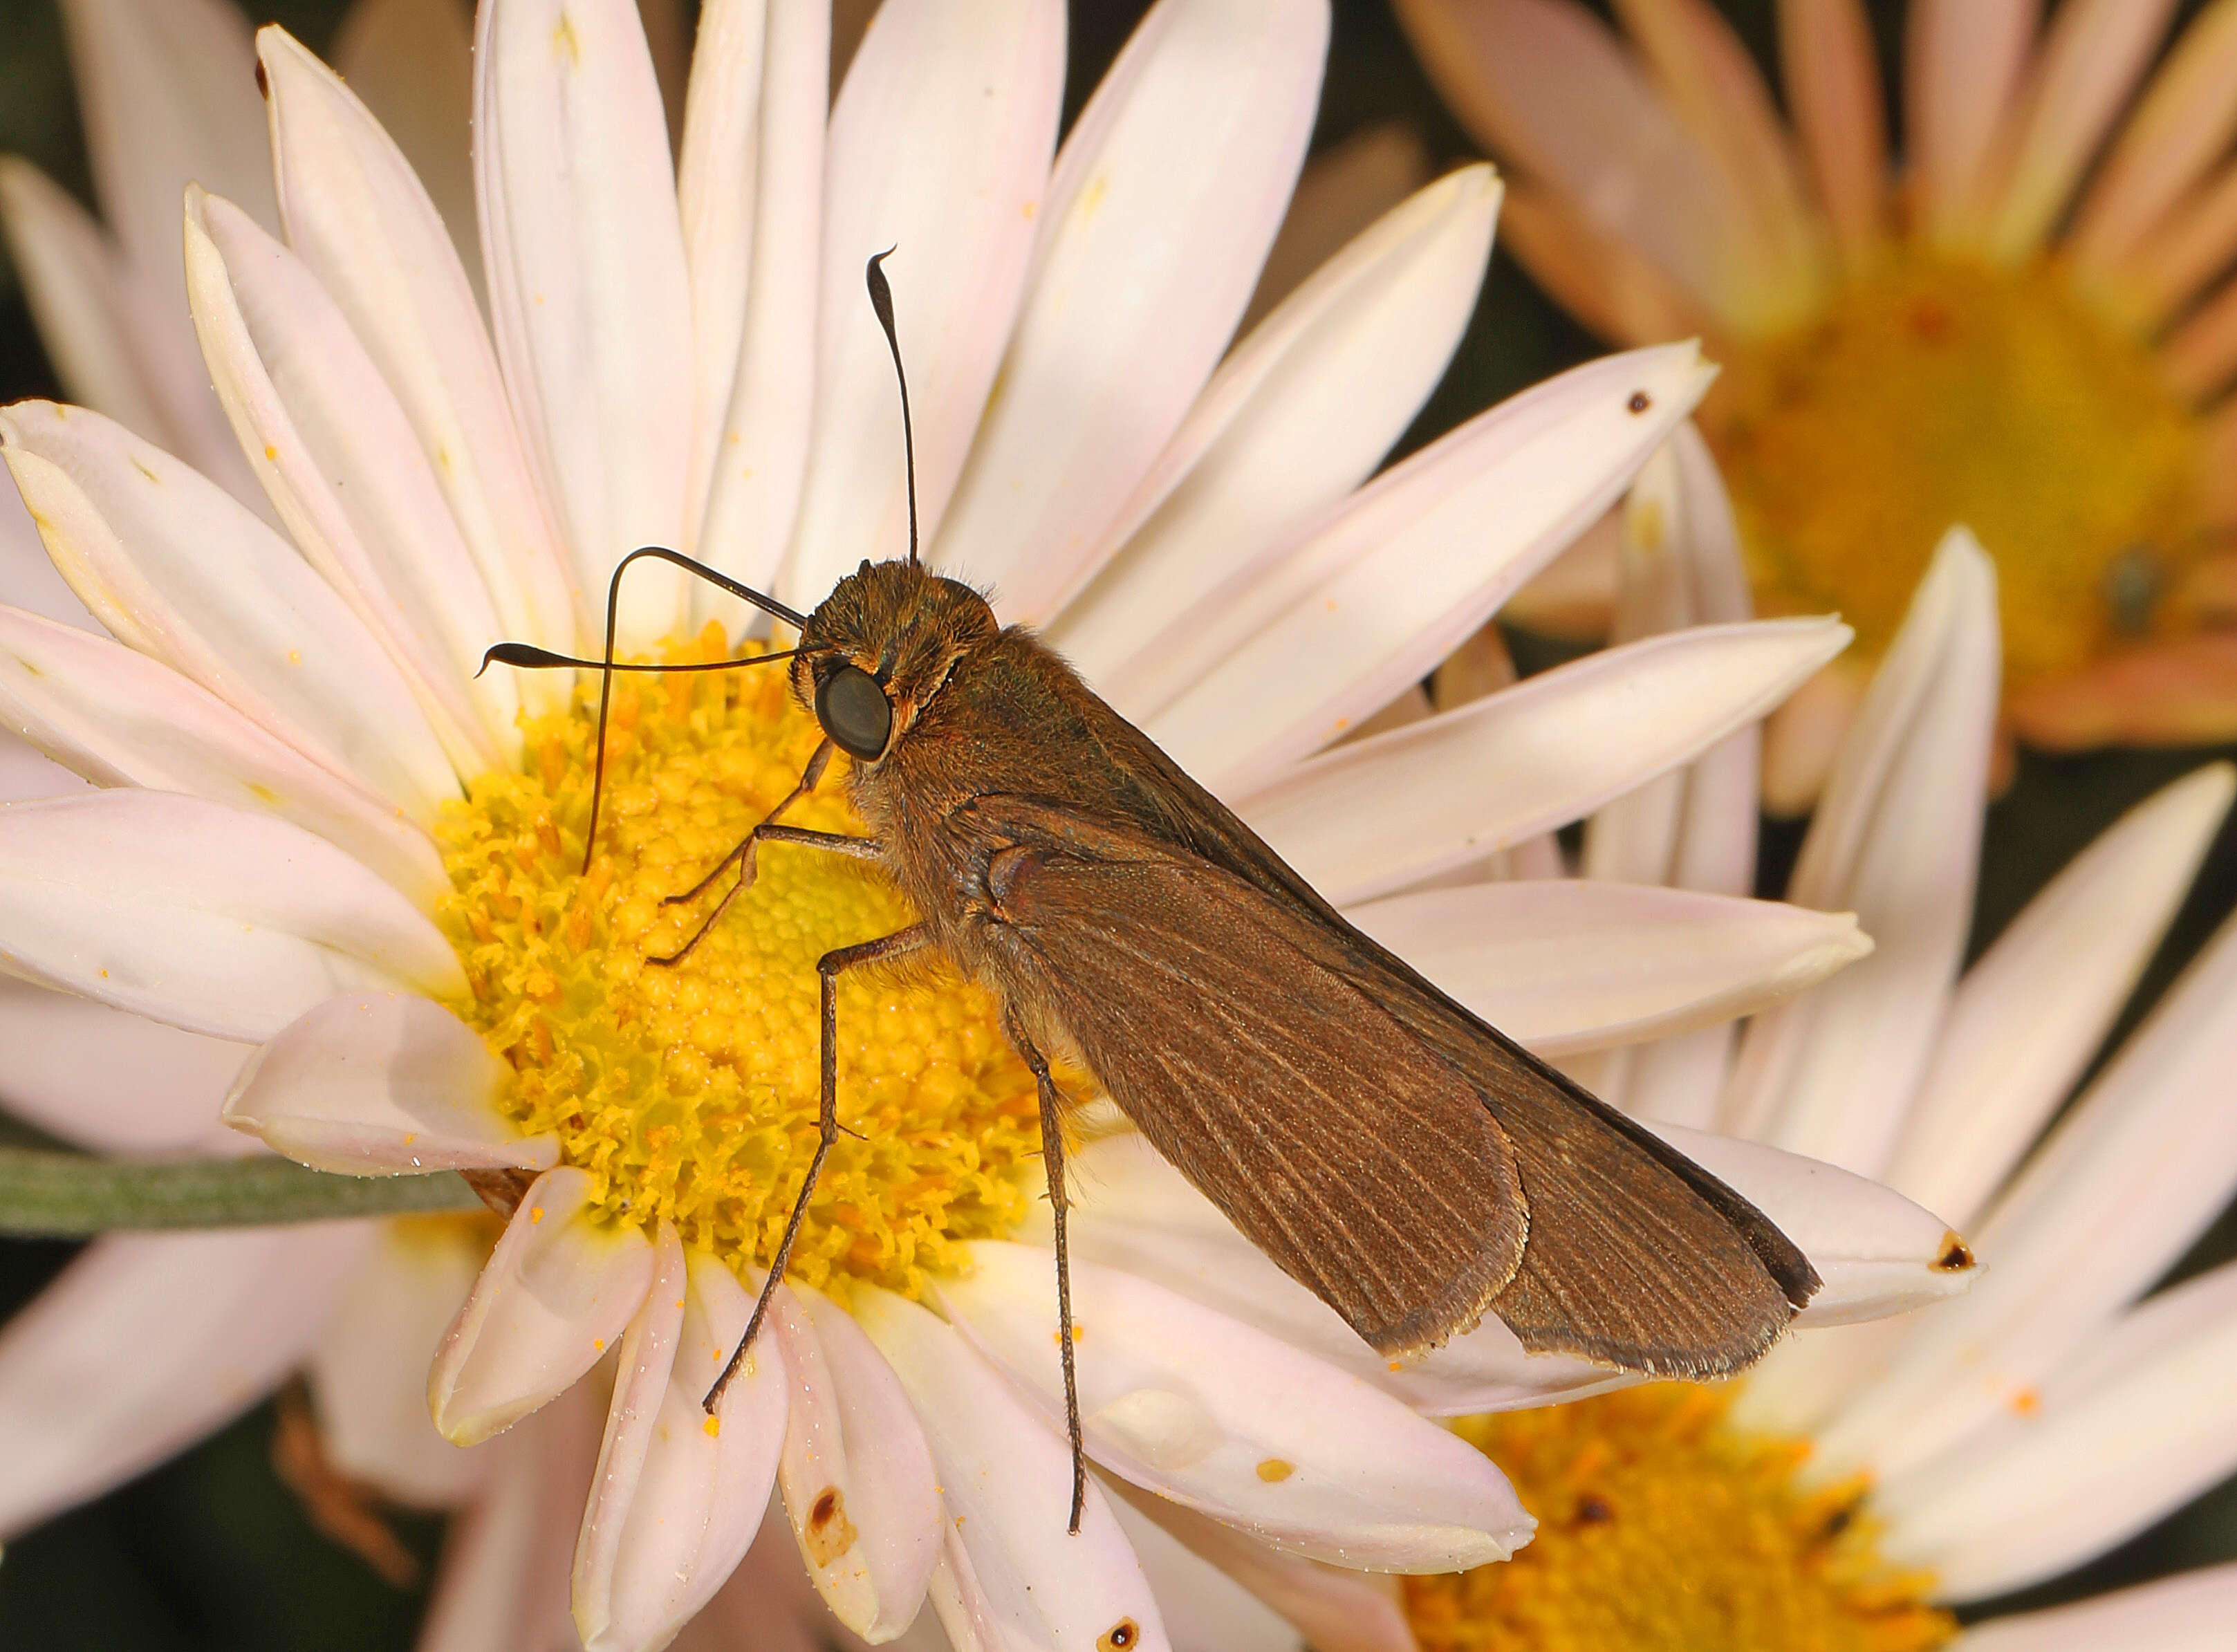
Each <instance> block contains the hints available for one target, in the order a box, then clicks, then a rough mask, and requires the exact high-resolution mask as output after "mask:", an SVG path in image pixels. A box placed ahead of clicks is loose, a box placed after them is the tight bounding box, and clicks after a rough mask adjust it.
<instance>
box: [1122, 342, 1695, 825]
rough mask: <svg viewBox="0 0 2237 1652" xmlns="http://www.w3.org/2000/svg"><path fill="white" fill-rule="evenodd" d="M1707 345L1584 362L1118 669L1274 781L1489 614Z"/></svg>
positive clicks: (1133, 700)
mask: <svg viewBox="0 0 2237 1652" xmlns="http://www.w3.org/2000/svg"><path fill="white" fill-rule="evenodd" d="M1712 376H1713V373H1712V369H1710V368H1708V367H1705V366H1703V365H1702V363H1701V360H1700V356H1699V351H1698V350H1697V349H1696V348H1695V347H1693V346H1692V345H1689V344H1679V345H1666V346H1662V347H1659V348H1656V349H1653V350H1644V351H1639V352H1635V353H1633V354H1630V355H1622V356H1611V357H1609V358H1607V360H1601V361H1594V362H1589V363H1587V365H1586V366H1584V367H1577V368H1574V369H1572V370H1571V371H1570V372H1568V373H1563V374H1562V375H1561V377H1560V378H1558V379H1554V380H1548V381H1547V382H1546V383H1545V384H1542V385H1540V386H1537V387H1534V388H1533V389H1530V390H1527V391H1525V392H1524V393H1522V394H1521V395H1519V396H1515V397H1513V398H1511V399H1510V400H1507V401H1505V402H1502V403H1501V405H1500V406H1496V407H1495V408H1493V409H1491V410H1490V411H1489V412H1488V413H1482V414H1480V415H1479V416H1477V417H1476V418H1475V419H1474V420H1470V421H1469V422H1468V423H1467V424H1465V425H1463V426H1461V427H1460V428H1459V429H1458V430H1456V431H1454V432H1453V433H1451V434H1449V435H1448V436H1446V437H1444V438H1443V439H1442V440H1440V441H1438V442H1436V443H1435V444H1434V445H1432V446H1429V447H1427V448H1425V449H1423V450H1422V452H1421V453H1416V454H1415V455H1414V456H1413V457H1412V458H1410V459H1407V460H1406V461H1405V462H1404V463H1402V464H1401V465H1398V466H1394V467H1393V468H1392V469H1391V470H1389V471H1388V472H1384V474H1383V475H1382V476H1381V477H1378V478H1377V479H1376V480H1375V481H1374V482H1373V483H1371V484H1369V486H1366V487H1364V488H1363V489H1361V490H1360V491H1359V492H1357V493H1356V494H1354V495H1353V496H1352V497H1351V498H1350V499H1348V500H1346V501H1345V502H1344V503H1343V506H1340V507H1339V508H1338V509H1337V510H1336V512H1335V513H1334V515H1333V516H1331V517H1330V519H1328V520H1326V521H1325V522H1324V523H1323V524H1322V525H1319V526H1318V527H1316V528H1315V529H1313V530H1311V531H1310V532H1308V533H1307V534H1305V535H1304V536H1303V538H1302V539H1299V540H1297V541H1295V542H1293V543H1291V544H1290V545H1283V546H1279V547H1277V548H1276V549H1275V550H1274V551H1273V552H1269V553H1268V555H1266V556H1265V557H1263V558H1259V559H1258V560H1257V562H1256V563H1254V564H1252V565H1250V566H1247V567H1245V568H1244V569H1242V570H1240V571H1238V572H1237V573H1236V574H1235V575H1234V576H1233V577H1232V578H1231V579H1230V580H1229V581H1228V582H1227V584H1226V585H1223V586H1222V587H1221V588H1220V589H1219V590H1218V591H1215V592H1214V593H1213V594H1212V595H1211V596H1210V597H1208V598H1205V600H1204V603H1203V604H1202V605H1199V606H1198V608H1197V609H1195V610H1193V611H1191V612H1189V613H1187V614H1183V615H1176V616H1175V617H1174V618H1173V621H1172V623H1171V625H1170V626H1169V627H1168V630H1167V631H1166V632H1165V633H1161V634H1160V635H1159V636H1158V637H1157V638H1155V639H1154V640H1148V639H1145V644H1144V647H1143V649H1142V651H1141V652H1140V653H1138V655H1137V656H1136V657H1135V659H1136V663H1135V664H1130V665H1129V666H1127V667H1125V668H1122V669H1121V670H1120V671H1119V672H1118V673H1117V674H1116V675H1115V676H1114V677H1113V678H1112V682H1111V684H1110V687H1111V688H1112V690H1113V691H1114V700H1113V703H1114V704H1117V705H1118V706H1119V709H1120V710H1122V711H1127V712H1128V713H1129V715H1137V716H1138V719H1139V720H1140V721H1141V722H1142V724H1143V726H1144V727H1145V729H1147V730H1148V731H1149V732H1150V733H1151V736H1152V737H1155V738H1156V739H1158V741H1159V742H1160V743H1162V744H1163V745H1164V746H1165V749H1166V750H1168V751H1170V752H1171V754H1172V756H1173V757H1174V759H1175V761H1177V762H1178V763H1180V764H1181V765H1182V766H1183V767H1184V768H1185V769H1187V770H1189V771H1190V772H1191V773H1192V774H1195V775H1197V776H1198V777H1199V778H1202V779H1204V780H1205V781H1206V782H1207V783H1211V784H1214V785H1215V786H1216V787H1219V788H1223V789H1228V790H1245V789H1247V788H1249V787H1250V786H1253V785H1257V784H1262V783H1264V782H1265V781H1266V780H1268V779H1269V778H1270V777H1271V776H1273V775H1275V774H1277V773H1278V772H1279V771H1280V770H1281V769H1282V768H1283V766H1284V765H1285V764H1287V763H1291V762H1294V761H1296V760H1297V758H1300V757H1304V756H1306V755H1307V754H1308V753H1310V752H1311V751H1313V750H1316V749H1317V748H1319V747H1321V746H1323V745H1324V744H1326V743H1328V742H1329V741H1330V740H1333V739H1335V738H1336V737H1337V736H1339V735H1341V734H1343V732H1345V730H1348V729H1349V728H1350V727H1351V726H1352V725H1353V724H1356V723H1357V722H1358V721H1359V720H1360V719H1362V718H1363V717H1366V716H1367V715H1368V714H1369V712H1371V711H1373V710H1375V709H1376V707H1378V706H1380V705H1382V704H1385V703H1387V702H1388V701H1389V699H1391V698H1392V697H1394V696H1395V695H1396V693H1397V692H1398V691H1399V690H1400V689H1402V688H1403V687H1404V686H1405V685H1406V684H1409V683H1412V682H1415V681H1418V680H1419V679H1420V678H1421V677H1423V676H1424V675H1426V674H1427V672H1428V671H1429V669H1430V667H1431V666H1432V665H1434V664H1435V663H1436V662H1437V661H1438V660H1440V659H1442V658H1443V657H1444V656H1445V655H1447V654H1448V653H1450V652H1451V651H1453V650H1454V649H1455V648H1456V647H1458V646H1459V644H1460V643H1461V641H1462V639H1463V638H1466V637H1468V635H1469V634H1470V633H1471V632H1473V631H1475V629H1476V628H1477V627H1478V626H1479V625H1481V624H1483V622H1484V621H1485V620H1486V619H1488V618H1490V616H1491V614H1492V613H1493V611H1495V610H1496V609H1497V608H1498V607H1499V605H1500V604H1501V603H1502V602H1504V601H1505V600H1506V599H1507V598H1508V596H1510V595H1512V594H1513V592H1514V591H1515V590H1516V588H1517V587H1519V586H1520V585H1521V584H1522V583H1523V582H1524V581H1525V580H1527V579H1528V578H1529V577H1530V576H1531V575H1532V574H1534V573H1535V572H1537V571H1538V570H1539V569H1540V568H1541V567H1542V566H1544V565H1545V564H1546V563H1547V562H1548V561H1550V560H1551V559H1552V558H1553V556H1554V552H1557V551H1559V550H1560V549H1561V547H1562V546H1563V545H1567V543H1568V542H1569V541H1570V540H1571V539H1574V538H1575V537H1576V536H1577V535H1578V534H1579V533H1580V532H1582V531H1583V530H1584V529H1585V527H1586V526H1587V525H1589V524H1590V523H1591V522H1592V521H1593V520H1594V519H1595V518H1597V517H1598V516H1599V515H1600V513H1601V512H1603V511H1605V510H1606V509H1607V507H1608V506H1609V505H1610V504H1611V503H1612V502H1613V499H1614V498H1615V496H1616V493H1617V492H1618V491H1619V490H1620V489H1621V488H1622V486H1624V484H1625V483H1627V481H1629V480H1630V479H1631V475H1632V472H1633V471H1634V470H1636V469H1637V468H1638V466H1640V465H1641V464H1642V463H1644V462H1645V460H1646V457H1647V455H1648V454H1650V453H1653V451H1654V449H1655V448H1656V447H1657V446H1660V443H1661V441H1662V439H1663V438H1664V437H1666V435H1668V434H1669V433H1670V431H1671V430H1672V429H1673V427H1674V426H1676V424H1677V422H1678V421H1679V420H1681V419H1683V418H1684V417H1685V416H1686V413H1687V412H1689V411H1690V410H1691V409H1692V407H1693V404H1694V403H1695V402H1697V401H1699V400H1700V398H1701V395H1702V393H1704V392H1705V391H1706V390H1707V389H1708V387H1709V381H1710V380H1711V378H1712Z"/></svg>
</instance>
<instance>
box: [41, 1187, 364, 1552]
mask: <svg viewBox="0 0 2237 1652" xmlns="http://www.w3.org/2000/svg"><path fill="white" fill-rule="evenodd" d="M372 1237H373V1224H371V1223H366V1222H320V1223H313V1224H309V1225H306V1226H294V1227H249V1228H227V1229H214V1230H212V1231H209V1232H199V1233H162V1234H152V1233H151V1234H142V1233H129V1234H114V1235H111V1236H109V1238H106V1239H96V1241H95V1242H94V1243H93V1244H92V1245H91V1246H89V1247H88V1248H87V1249H86V1251H85V1252H84V1253H83V1254H82V1255H81V1256H80V1257H79V1258H78V1259H77V1260H76V1261H75V1262H73V1263H72V1264H71V1265H69V1267H68V1268H66V1269H64V1270H63V1272H62V1273H61V1274H60V1275H59V1276H58V1277H57V1278H56V1279H55V1281H54V1283H53V1284H51V1285H49V1286H48V1287H47V1288H46V1290H45V1291H44V1292H42V1293H41V1294H40V1295H39V1296H38V1297H36V1298H34V1299H33V1300H32V1302H31V1303H30V1305H29V1306H27V1307H25V1308H23V1310H22V1311H21V1312H18V1313H17V1314H16V1316H15V1317H14V1318H11V1319H10V1320H9V1321H8V1323H7V1325H6V1326H5V1328H4V1329H0V1455H4V1457H5V1458H6V1461H7V1464H8V1472H7V1474H6V1475H5V1476H0V1534H4V1535H7V1536H14V1535H15V1534H16V1533H17V1532H20V1531H23V1530H25V1529H26V1528H28V1527H30V1526H32V1525H34V1524H36V1523H38V1522H39V1521H40V1520H42V1519H43V1518H44V1517H47V1516H48V1515H50V1514H53V1513H55V1512H56V1511H57V1510H62V1509H66V1508H68V1507H69V1505H70V1504H72V1503H78V1502H82V1501H83V1500H84V1499H86V1498H88V1497H97V1496H98V1495H100V1494H101V1493H102V1492H103V1491H106V1490H109V1487H111V1486H113V1485H115V1484H118V1483H120V1482H122V1481H124V1480H127V1479H129V1478H130V1477H132V1476H133V1475H135V1474H137V1473H139V1472H140V1471H141V1470H142V1469H145V1468H148V1467H150V1466H151V1465H153V1464H156V1463H160V1462H161V1461H162V1459H163V1458H165V1457H168V1456H169V1455H170V1454H171V1453H172V1452H174V1451H175V1450H179V1449H180V1448H181V1447H182V1446H185V1445H187V1444H191V1443H192V1442H193V1441H195V1440H196V1439H199V1438H200V1437H201V1436H203V1435H204V1434H207V1433H208V1432H210V1431H213V1430H214V1429H216V1428H217V1427H219V1426H220V1425H221V1424H224V1423H225V1422H227V1421H228V1419H230V1418H231V1417H234V1416H235V1415H237V1414H238V1413H239V1412H241V1411H245V1410H247V1408H248V1407H249V1406H250V1405H252V1404H255V1402H256V1401H257V1400H259V1399H261V1398H263V1397H264V1395H265V1394H266V1393H267V1391H269V1390H270V1389H271V1388H272V1387H273V1385H274V1384H276V1383H278V1382H279V1381H280V1378H282V1377H284V1376H285V1375H286V1374H287V1372H288V1371H292V1370H293V1369H294V1366H295V1365H296V1362H297V1361H298V1360H300V1358H302V1356H303V1351H304V1350H305V1348H307V1346H308V1345H310V1342H311V1340H312V1338H313V1337H314V1336H316V1335H317V1334H318V1329H319V1326H320V1324H321V1323H322V1322H323V1321H324V1319H325V1317H326V1312H327V1305H329V1303H331V1301H332V1300H333V1295H334V1292H336V1290H337V1289H338V1288H339V1287H340V1285H341V1284H342V1282H343V1281H344V1280H345V1279H347V1278H348V1276H349V1273H350V1271H351V1270H352V1269H353V1268H354V1267H355V1266H356V1265H357V1264H358V1263H359V1261H360V1259H362V1258H363V1257H364V1255H365V1252H366V1245H367V1244H368V1243H369V1242H370V1241H371V1239H372ZM126 1351H129V1358H128V1357H126Z"/></svg>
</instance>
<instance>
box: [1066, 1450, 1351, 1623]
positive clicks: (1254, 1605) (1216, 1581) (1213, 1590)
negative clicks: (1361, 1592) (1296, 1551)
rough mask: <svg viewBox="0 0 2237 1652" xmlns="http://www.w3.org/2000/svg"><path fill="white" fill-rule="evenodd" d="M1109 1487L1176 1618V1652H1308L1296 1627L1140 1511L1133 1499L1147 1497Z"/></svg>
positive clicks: (1156, 1589) (1153, 1585)
mask: <svg viewBox="0 0 2237 1652" xmlns="http://www.w3.org/2000/svg"><path fill="white" fill-rule="evenodd" d="M1119 1484H1123V1482H1121V1483H1119ZM1105 1485H1106V1486H1107V1487H1109V1488H1110V1489H1111V1490H1112V1491H1114V1492H1115V1493H1116V1495H1115V1496H1114V1497H1112V1502H1111V1512H1112V1514H1114V1515H1116V1516H1117V1517H1119V1530H1121V1531H1123V1532H1125V1534H1126V1541H1127V1543H1129V1544H1131V1545H1132V1548H1133V1550H1134V1557H1135V1558H1136V1559H1137V1560H1138V1561H1140V1562H1141V1563H1142V1576H1145V1577H1146V1578H1148V1579H1149V1580H1150V1589H1151V1592H1152V1593H1154V1594H1155V1595H1156V1596H1157V1597H1158V1605H1159V1606H1160V1607H1162V1608H1163V1609H1165V1612H1166V1613H1167V1614H1168V1615H1170V1616H1171V1619H1172V1629H1171V1634H1172V1637H1173V1652H1304V1642H1303V1641H1302V1640H1301V1639H1300V1638H1299V1637H1298V1635H1297V1630H1296V1629H1292V1628H1291V1627H1290V1625H1289V1624H1288V1623H1286V1622H1283V1620H1282V1619H1281V1618H1280V1617H1278V1616H1276V1615H1275V1613H1274V1612H1273V1611H1271V1610H1270V1609H1268V1608H1267V1607H1265V1606H1264V1605H1262V1604H1261V1603H1260V1602H1258V1601H1257V1599H1256V1598H1255V1597H1254V1596H1251V1595H1250V1593H1249V1592H1248V1591H1247V1590H1246V1589H1244V1587H1243V1586H1242V1585H1241V1584H1240V1583H1237V1581H1236V1580H1235V1579H1234V1578H1232V1577H1230V1576H1228V1575H1227V1574H1226V1573H1225V1572H1224V1571H1223V1570H1221V1569H1219V1568H1218V1567H1217V1566H1215V1565H1214V1564H1212V1563H1211V1562H1210V1561H1208V1560H1206V1559H1204V1557H1203V1556H1200V1555H1198V1554H1197V1553H1196V1552H1195V1551H1194V1550H1191V1549H1190V1548H1189V1547H1187V1545H1185V1544H1184V1543H1182V1542H1181V1540H1180V1539H1179V1538H1178V1537H1176V1536H1173V1535H1172V1534H1171V1533H1170V1532H1168V1531H1167V1530H1165V1528H1164V1527H1163V1526H1161V1525H1159V1524H1158V1523H1157V1522H1156V1520H1154V1519H1153V1518H1152V1517H1151V1516H1150V1515H1149V1514H1148V1513H1146V1512H1145V1510H1141V1509H1138V1508H1137V1507H1136V1506H1135V1505H1134V1502H1133V1497H1135V1496H1143V1495H1144V1494H1141V1493H1138V1492H1136V1491H1135V1490H1134V1488H1133V1487H1132V1486H1127V1487H1126V1488H1125V1490H1119V1485H1114V1484H1112V1483H1111V1482H1109V1481H1107V1480H1106V1481H1105ZM1130 1493H1132V1496H1130V1495H1129V1494H1130ZM1145 1500H1146V1501H1149V1502H1152V1503H1154V1502H1158V1501H1161V1499H1157V1498H1145ZM1207 1524H1209V1522H1207ZM1303 1564H1305V1565H1310V1564H1311V1563H1310V1561H1308V1562H1304V1563H1303Z"/></svg>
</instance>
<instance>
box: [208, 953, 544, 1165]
mask: <svg viewBox="0 0 2237 1652" xmlns="http://www.w3.org/2000/svg"><path fill="white" fill-rule="evenodd" d="M511 1080H512V1069H511V1067H510V1066H508V1065H507V1064H506V1063H505V1061H500V1060H499V1059H498V1057H497V1056H496V1055H495V1054H492V1052H491V1050H490V1047H489V1046H488V1045H487V1044H485V1043H484V1042H483V1041H482V1037H481V1034H478V1033H477V1032H475V1031H474V1030H473V1028H471V1027H468V1026H467V1025H466V1024H465V1022H464V1021H460V1020H459V1018H458V1017H457V1016H456V1015H454V1014H452V1013H451V1012H450V1011H449V1010H447V1009H445V1008H443V1006H442V1005H440V1004H438V1003H436V1002H434V1001H432V1000H430V999H426V998H418V997H414V996H413V995H411V994H409V993H353V994H347V995H343V996H341V997H338V998H329V999H328V1000H327V1001H326V1002H324V1003H322V1004H320V1005H319V1006H318V1007H317V1008H314V1009H312V1010H309V1011H307V1012H306V1013H305V1014H302V1015H300V1016H299V1017H297V1018H296V1019H295V1020H294V1021H293V1022H291V1023H289V1025H288V1026H287V1028H285V1029H283V1030H282V1031H281V1032H280V1034H279V1036H278V1037H276V1038H274V1039H273V1040H272V1041H271V1042H269V1043H268V1044H266V1045H265V1046H264V1047H262V1048H261V1049H260V1050H258V1051H257V1052H256V1054H255V1056H254V1059H252V1060H251V1061H250V1062H249V1064H248V1065H247V1067H244V1068H243V1069H242V1070H241V1076H240V1077H239V1078H238V1079H237V1080H234V1087H233V1090H232V1093H231V1094H228V1096H227V1097H226V1101H225V1121H226V1122H227V1123H228V1124H229V1125H231V1126H232V1127H234V1129H236V1130H245V1131H247V1132H249V1133H252V1134H254V1135H259V1136H261V1137H263V1138H264V1140H265V1142H266V1143H267V1145H268V1146H271V1147H273V1148H274V1150H276V1151H278V1152H280V1153H285V1154H287V1157H289V1158H290V1159H293V1160H297V1161H299V1162H300V1163H302V1164H306V1165H309V1166H311V1167H312V1168H313V1169H314V1170H331V1171H333V1172H336V1173H339V1174H341V1175H345V1176H412V1175H420V1174H424V1173H426V1172H428V1171H432V1170H537V1171H543V1170H549V1169H551V1166H553V1165H555V1164H557V1163H558V1160H559V1143H558V1138H556V1137H554V1136H551V1135H541V1136H525V1135H523V1134H522V1133H521V1132H520V1127H518V1125H517V1124H515V1123H514V1122H513V1121H512V1120H511V1119H510V1118H508V1117H507V1116H506V1115H505V1112H504V1110H503V1109H502V1107H499V1105H498V1101H499V1099H500V1098H501V1097H502V1096H503V1095H504V1094H505V1091H506V1089H507V1088H508V1087H510V1085H511Z"/></svg>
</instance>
